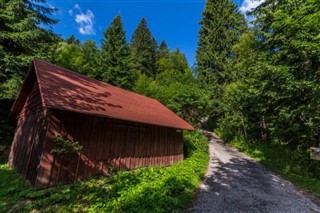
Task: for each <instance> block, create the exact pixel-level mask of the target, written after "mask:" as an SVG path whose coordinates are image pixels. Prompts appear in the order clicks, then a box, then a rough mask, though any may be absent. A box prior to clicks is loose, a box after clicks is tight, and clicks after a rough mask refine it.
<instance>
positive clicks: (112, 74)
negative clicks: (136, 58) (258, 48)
mask: <svg viewBox="0 0 320 213" xmlns="http://www.w3.org/2000/svg"><path fill="white" fill-rule="evenodd" d="M101 43H102V60H103V66H102V67H103V70H102V73H101V77H102V80H103V81H105V82H107V83H110V84H112V85H115V86H119V87H122V88H125V89H131V88H132V86H133V85H134V73H133V72H132V70H131V69H130V66H129V51H128V45H127V41H126V34H125V31H124V30H123V23H122V19H121V17H120V16H119V15H118V16H116V17H115V18H114V19H113V21H112V23H111V25H110V27H109V28H107V29H106V31H105V32H104V39H102V41H101Z"/></svg>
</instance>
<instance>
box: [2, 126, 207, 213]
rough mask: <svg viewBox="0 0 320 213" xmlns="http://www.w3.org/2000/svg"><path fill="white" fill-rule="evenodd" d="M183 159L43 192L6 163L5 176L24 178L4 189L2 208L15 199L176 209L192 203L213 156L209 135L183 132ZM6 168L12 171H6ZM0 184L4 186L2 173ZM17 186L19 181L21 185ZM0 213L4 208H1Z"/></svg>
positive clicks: (97, 207)
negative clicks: (173, 162) (27, 185)
mask: <svg viewBox="0 0 320 213" xmlns="http://www.w3.org/2000/svg"><path fill="white" fill-rule="evenodd" d="M184 135H185V146H184V147H185V150H184V153H185V154H186V155H185V160H184V161H183V162H181V163H178V164H176V165H173V166H170V167H149V168H141V169H137V170H134V171H123V172H118V173H116V174H115V175H113V176H112V177H111V178H100V179H92V180H89V181H84V182H79V183H76V184H73V185H68V186H57V187H53V188H50V189H45V190H39V191H36V190H32V189H30V188H29V187H26V185H25V184H23V183H24V181H22V180H21V179H19V176H17V175H16V174H15V173H14V172H13V171H12V170H10V169H9V168H8V167H7V166H3V167H1V170H3V171H6V176H7V177H8V178H9V179H10V178H13V179H15V180H18V182H20V183H21V182H22V183H21V186H22V187H20V188H18V189H17V190H16V189H15V190H14V191H11V192H8V190H6V189H5V188H1V190H3V191H2V193H0V207H1V209H3V211H4V212H6V211H8V210H10V209H11V208H12V206H13V204H14V203H13V202H10V199H11V198H15V199H14V201H15V203H18V204H21V205H22V204H23V203H25V201H26V200H28V201H29V202H27V203H26V204H25V205H24V206H23V208H21V209H22V210H21V211H31V210H39V211H49V209H47V208H49V206H50V211H63V212H70V211H88V212H178V211H181V210H183V208H184V207H185V206H186V205H187V204H188V203H189V202H190V200H191V198H192V194H193V192H194V190H195V188H196V186H197V185H198V183H199V181H200V179H201V178H202V177H203V176H204V174H205V172H206V169H207V164H208V160H209V156H208V147H207V139H206V137H205V136H204V135H202V134H201V133H200V132H198V131H196V132H192V133H190V132H185V134H184ZM7 172H11V176H10V174H7ZM0 174H1V176H0V185H1V186H2V185H4V184H7V183H9V182H7V183H4V182H3V180H7V179H8V178H7V179H3V177H2V173H0ZM18 185H19V184H18ZM0 212H1V210H0Z"/></svg>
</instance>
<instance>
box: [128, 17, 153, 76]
mask: <svg viewBox="0 0 320 213" xmlns="http://www.w3.org/2000/svg"><path fill="white" fill-rule="evenodd" d="M130 52H131V59H132V62H133V67H134V69H135V70H137V71H138V72H140V73H141V74H144V75H146V76H148V77H153V78H155V76H156V74H157V69H156V61H157V42H156V40H155V38H154V37H153V36H152V34H151V31H150V30H149V28H148V26H147V21H146V19H145V18H142V19H141V22H140V23H139V25H138V27H137V29H136V30H135V32H134V34H133V35H132V39H131V45H130Z"/></svg>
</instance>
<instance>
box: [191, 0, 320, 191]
mask: <svg viewBox="0 0 320 213" xmlns="http://www.w3.org/2000/svg"><path fill="white" fill-rule="evenodd" d="M222 4H225V5H224V6H223V7H222ZM229 4H231V3H229ZM217 8H218V9H217ZM220 8H225V9H226V10H228V11H229V12H226V13H225V15H223V16H220V14H219V13H218V12H217V10H219V9H220ZM228 8H229V9H228ZM232 8H233V9H232ZM319 8H320V2H319V1H316V0H305V1H290V0H289V1H278V0H266V1H264V2H263V3H261V4H260V5H259V6H258V7H256V8H255V9H254V10H252V11H250V12H249V13H248V14H247V16H251V19H252V20H253V21H252V22H251V23H250V25H248V24H245V23H243V22H242V21H241V20H242V19H241V18H240V17H239V18H237V17H238V16H239V15H241V14H239V13H238V11H237V9H235V8H234V7H232V5H228V3H226V2H225V3H220V2H218V1H213V0H208V1H207V5H206V9H205V11H204V13H203V20H202V21H201V26H202V28H201V30H200V37H199V38H200V41H199V49H198V52H197V62H198V67H197V71H198V73H199V78H200V79H203V81H204V82H206V85H207V87H208V88H211V91H214V92H213V94H212V96H211V98H212V103H213V107H212V110H211V112H210V113H211V115H210V118H209V126H210V127H211V129H212V130H214V131H215V132H218V133H219V136H220V137H221V138H222V139H223V140H224V141H227V142H230V143H231V144H233V145H234V146H235V147H237V148H238V149H240V150H241V151H244V152H245V153H246V154H248V155H250V156H252V157H254V158H256V159H257V160H258V161H259V162H261V163H262V164H264V165H266V166H267V167H269V168H270V169H272V170H273V171H275V172H276V173H278V174H280V175H282V176H284V177H285V178H287V179H288V180H290V181H291V182H292V183H294V184H296V185H297V186H300V187H301V188H303V189H305V190H307V191H310V192H314V193H315V194H316V195H318V196H319V192H320V191H319V189H320V188H319V186H320V172H319V171H320V163H319V161H315V160H311V159H310V154H309V149H310V147H319V145H320V69H319V67H320V57H319V52H320V37H319V33H320V22H319V21H318V20H319V19H320V12H319V11H320V10H319ZM221 25H223V26H228V27H226V28H220V27H219V26H221ZM212 26H214V27H212ZM216 29H219V30H216ZM229 29H232V30H231V31H230V30H229ZM217 38H218V39H217ZM222 38H223V39H222ZM213 47H217V48H213ZM221 47H223V48H221ZM208 54H210V55H209V56H208Z"/></svg>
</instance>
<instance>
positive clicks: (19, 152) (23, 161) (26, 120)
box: [8, 82, 48, 185]
mask: <svg viewBox="0 0 320 213" xmlns="http://www.w3.org/2000/svg"><path fill="white" fill-rule="evenodd" d="M47 124H48V123H47V118H46V116H45V111H44V110H43V108H42V103H41V97H40V93H39V88H38V85H37V83H36V82H35V83H34V85H33V87H32V90H31V92H30V93H29V95H28V97H27V99H26V102H25V103H24V106H23V108H22V110H21V112H20V114H19V116H18V122H17V126H16V131H15V135H14V139H13V142H12V146H11V151H10V155H9V160H8V162H9V165H10V166H11V167H13V168H15V169H16V170H17V171H18V172H19V173H20V174H21V175H22V176H23V177H25V178H26V179H27V180H29V181H30V183H31V184H33V185H34V184H35V181H36V177H37V173H38V166H39V164H40V158H41V153H42V150H43V142H44V140H45V138H46V128H47Z"/></svg>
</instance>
